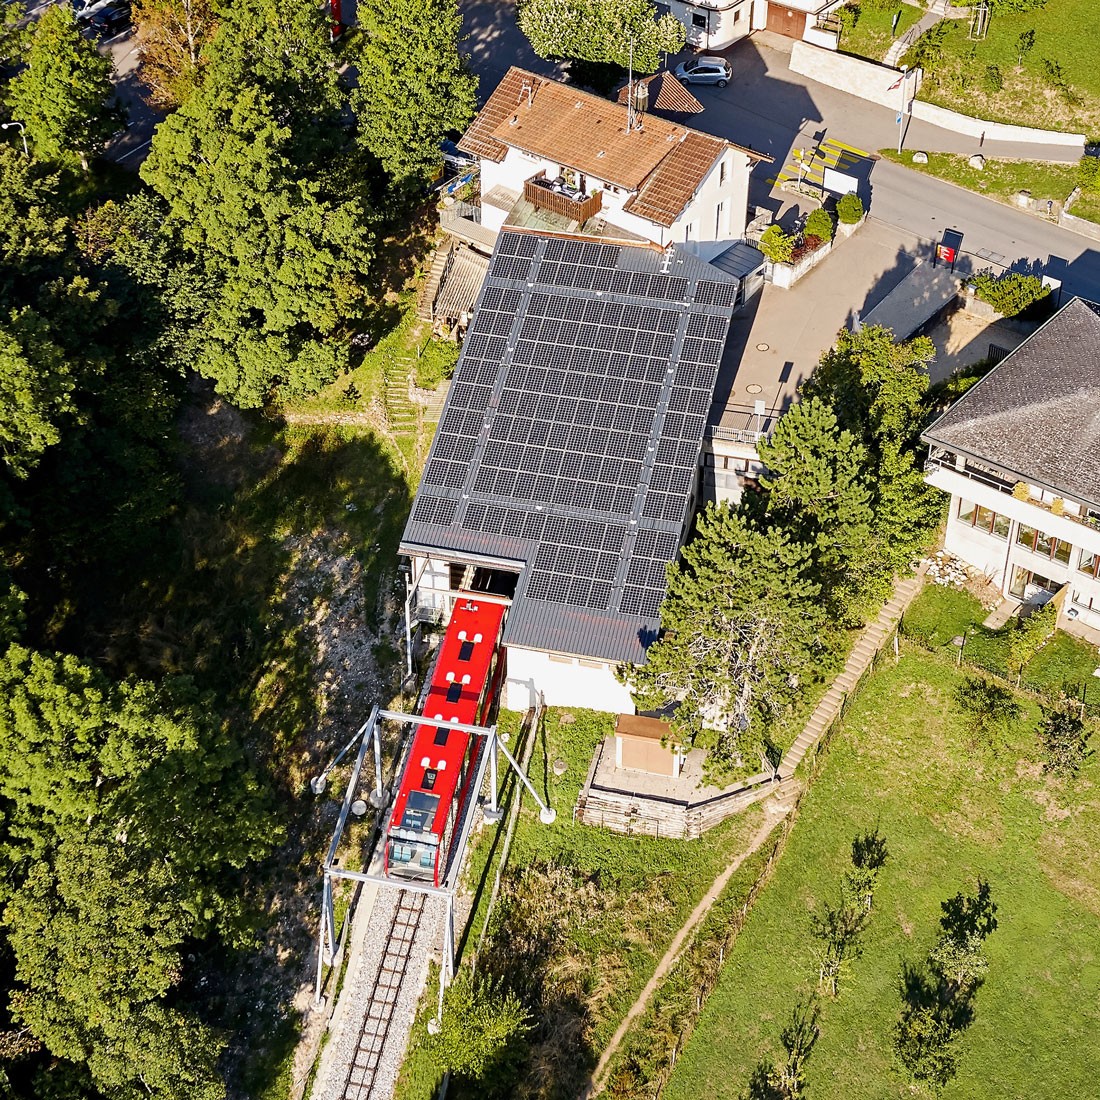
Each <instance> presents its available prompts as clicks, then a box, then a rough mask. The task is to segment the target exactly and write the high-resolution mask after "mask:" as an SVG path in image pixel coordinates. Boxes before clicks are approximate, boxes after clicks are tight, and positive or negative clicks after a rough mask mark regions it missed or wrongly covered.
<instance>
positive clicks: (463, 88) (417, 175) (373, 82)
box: [352, 0, 477, 188]
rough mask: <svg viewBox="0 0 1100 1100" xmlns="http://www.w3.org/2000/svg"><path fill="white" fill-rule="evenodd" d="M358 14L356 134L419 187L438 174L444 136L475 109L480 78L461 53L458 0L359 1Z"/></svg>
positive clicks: (399, 179)
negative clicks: (459, 46) (413, 59)
mask: <svg viewBox="0 0 1100 1100" xmlns="http://www.w3.org/2000/svg"><path fill="white" fill-rule="evenodd" d="M357 17H358V22H359V31H360V37H359V39H358V42H359V48H358V52H357V63H358V69H359V81H358V86H357V88H356V91H355V92H354V94H353V96H352V106H353V107H354V109H355V115H356V120H357V123H358V131H359V140H360V142H361V143H362V144H363V146H364V147H365V148H366V149H367V150H369V151H370V153H371V154H373V155H374V156H375V157H377V158H378V160H379V161H380V162H381V164H382V167H383V168H384V169H385V171H386V173H387V175H388V176H389V177H390V178H391V180H392V181H393V182H394V184H395V185H396V186H397V187H398V188H407V187H410V186H415V185H417V184H420V183H423V182H425V181H427V180H430V179H432V178H433V177H434V176H435V175H436V174H437V173H438V171H439V167H440V165H441V163H442V158H441V154H440V148H439V146H440V142H441V141H442V140H443V139H444V138H445V137H446V136H447V135H448V133H450V132H451V131H455V130H461V129H463V128H464V127H465V126H466V125H467V123H469V121H470V119H472V118H473V116H474V110H475V108H476V105H477V102H476V92H477V77H475V76H474V75H473V74H472V73H470V72H469V71H468V70H467V69H466V66H465V65H464V64H463V61H462V58H461V56H460V55H459V52H458V42H459V35H460V32H461V26H462V17H461V16H460V15H459V12H458V6H457V4H456V3H455V0H362V2H361V3H360V4H359V6H358V8H357ZM410 58H416V62H415V64H410V63H409V59H410Z"/></svg>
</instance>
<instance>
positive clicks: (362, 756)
mask: <svg viewBox="0 0 1100 1100" xmlns="http://www.w3.org/2000/svg"><path fill="white" fill-rule="evenodd" d="M541 712H542V707H541V706H537V707H536V710H535V719H534V729H535V730H537V729H538V722H539V718H540V716H541ZM383 721H391V722H397V723H399V724H400V725H403V726H431V727H434V728H436V729H440V728H441V729H448V730H459V731H461V732H463V733H468V734H471V735H473V736H476V737H480V738H483V739H484V742H485V752H484V754H483V756H482V762H481V765H480V767H479V768H478V771H477V776H476V779H475V783H474V784H473V785H472V786H471V788H470V789H471V791H472V792H473V793H474V797H476V792H478V791H480V790H481V785H482V782H483V780H484V776H485V767H486V764H488V767H489V806H488V809H486V810H485V811H484V814H485V818H486V820H488V821H490V822H494V823H495V822H497V821H499V820H500V817H501V814H500V807H499V804H498V784H499V776H498V771H499V764H498V760H497V754H498V752H499V753H500V754H502V755H503V756H504V759H505V761H506V762H507V764H508V766H509V767H511V768H512V770H513V771H514V772H515V773H516V776H517V777H518V778H519V780H520V782H522V783H523V785H524V786H525V787H526V788H527V790H528V791H529V792H530V794H531V797H532V798H533V799H534V800H535V802H536V803H537V804H538V807H539V820H540V821H542V823H543V824H544V825H550V824H553V822H554V821H555V819H556V818H557V814H556V813H555V811H554V810H553V809H552V808H551V807H550V806H549V805H548V804H547V803H546V802H544V801H543V800H542V799H541V798H540V797H539V793H538V791H536V790H535V787H534V785H533V784H532V782H531V780H530V779H529V778H528V777H527V775H526V773H525V772H524V771H523V769H522V768H521V767H520V765H519V763H518V761H517V760H516V758H515V757H514V756H513V755H512V753H511V752H510V751H509V750H508V748H507V747H506V746H505V745H504V743H503V742H502V741H501V738H500V736H499V734H498V732H497V727H496V725H492V726H475V725H469V724H466V723H463V722H448V721H444V720H443V719H441V718H426V717H424V716H423V715H419V714H405V713H403V712H402V711H395V710H384V709H382V708H380V707H378V706H375V707H373V708H372V710H371V712H370V716H369V717H368V718H367V720H366V721H365V722H364V723H363V725H362V726H360V727H359V730H358V732H357V733H356V734H355V736H354V737H353V738H352V739H351V740H350V741H349V742H348V743H347V744H346V745H345V746H344V748H343V749H341V750H340V752H339V753H338V754H337V756H336V757H335V758H334V759H333V761H332V762H331V763H330V764H329V765H328V767H326V768H325V770H324V771H323V772H322V773H321V775H320V776H319V777H318V779H316V780H314V781H313V783H312V784H311V786H313V789H314V791H315V792H316V793H320V792H321V791H323V790H324V785H325V784H324V780H325V778H326V777H327V776H328V774H329V772H331V771H332V769H333V768H334V767H336V765H337V764H338V763H339V762H340V760H342V759H343V758H344V756H346V755H347V753H348V752H350V751H351V749H352V748H353V747H354V746H355V744H356V742H358V743H359V749H358V751H357V752H356V754H355V760H354V763H353V764H352V769H351V776H350V778H349V779H348V785H347V789H346V790H345V792H344V800H343V802H342V804H341V806H340V813H339V816H338V817H337V819H336V827H335V829H334V830H333V834H332V840H331V842H330V843H329V847H328V851H327V853H326V855H325V861H324V864H323V868H322V873H323V881H322V887H321V920H320V929H319V931H318V941H317V979H316V986H315V989H314V1004H315V1005H320V1004H321V1002H322V989H323V986H324V972H325V967H326V966H331V965H332V964H333V963H334V962H335V961H336V957H337V952H338V946H337V932H336V918H335V907H334V904H333V883H334V881H335V880H337V879H347V880H350V881H353V882H360V883H365V884H373V885H375V886H378V887H382V888H389V889H394V890H405V891H409V892H411V893H419V894H436V895H439V896H442V897H443V898H445V899H446V903H447V913H446V919H445V920H444V926H443V966H442V969H441V974H440V983H439V1016H441V1015H442V1012H443V993H444V990H445V989H446V987H447V985H449V984H450V981H451V979H452V978H453V977H454V970H455V957H454V956H455V933H454V893H455V883H456V882H457V879H458V873H457V870H458V868H459V867H460V866H461V862H462V857H463V855H464V853H465V850H466V844H467V841H468V840H469V834H470V829H471V827H472V825H473V814H472V813H469V812H468V813H467V815H466V821H465V824H464V826H463V828H462V832H461V834H460V836H459V837H458V838H457V840H456V843H455V846H454V848H453V849H452V856H451V859H450V861H449V867H448V877H451V875H452V874H453V878H454V881H453V882H452V884H451V885H449V886H447V885H444V886H428V885H425V884H423V883H419V882H416V881H413V880H399V881H395V880H393V879H388V878H386V877H384V876H382V875H372V874H371V873H370V872H368V871H351V870H348V869H347V868H346V867H340V866H338V865H337V863H336V853H337V851H338V850H339V848H340V842H341V840H342V839H343V836H344V830H345V828H346V827H347V821H348V817H349V815H350V814H351V813H352V808H353V806H354V805H355V802H356V793H357V791H358V788H359V778H360V775H361V773H362V770H363V763H364V761H365V760H366V756H367V752H368V751H369V749H370V748H371V747H372V746H373V749H374V790H373V791H372V792H371V803H372V804H373V805H374V806H375V808H376V809H377V811H378V816H377V819H376V820H375V823H374V828H373V830H372V832H371V838H370V843H369V849H370V851H371V853H372V855H373V852H374V849H375V846H376V845H377V843H378V839H379V837H380V836H381V835H383V833H384V826H385V821H386V810H387V809H388V808H389V799H387V798H386V789H385V785H384V783H383V781H382V739H381V724H382V722H383ZM411 743H412V742H411V738H410V739H409V745H410V746H411ZM406 751H407V748H406V746H402V750H401V752H400V753H399V754H398V759H400V758H401V757H402V756H403V755H404V753H405V752H406ZM397 774H398V775H400V769H399V770H398V773H397ZM471 808H472V807H471ZM368 866H369V863H368ZM348 919H350V914H349V918H348ZM438 1018H439V1017H437V1020H438Z"/></svg>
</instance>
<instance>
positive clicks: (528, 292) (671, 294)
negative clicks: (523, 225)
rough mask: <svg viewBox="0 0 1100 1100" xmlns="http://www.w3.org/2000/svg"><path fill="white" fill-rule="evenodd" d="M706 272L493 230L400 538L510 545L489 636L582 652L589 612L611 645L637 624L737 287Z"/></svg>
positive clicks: (682, 497) (683, 485)
mask: <svg viewBox="0 0 1100 1100" xmlns="http://www.w3.org/2000/svg"><path fill="white" fill-rule="evenodd" d="M715 274H716V273H715V271H714V269H712V268H709V267H708V266H707V265H704V264H702V263H701V262H699V261H697V260H694V259H692V258H690V257H685V256H684V255H682V254H680V253H675V254H672V256H671V258H670V257H669V256H668V255H666V256H662V255H661V254H659V253H654V252H651V251H648V250H646V249H630V248H623V247H621V246H618V245H608V244H600V243H597V242H593V241H581V240H576V239H568V238H543V237H538V236H536V235H534V234H530V233H513V232H508V231H505V232H502V233H501V234H500V236H499V240H498V244H497V248H496V250H495V253H494V258H493V261H492V263H491V266H490V270H489V274H488V276H487V281H486V286H485V287H484V289H483V291H482V294H481V298H480V300H479V303H478V305H477V307H476V309H475V312H474V318H473V322H472V324H471V326H470V329H469V331H468V333H467V335H466V339H465V344H464V347H463V352H462V356H461V359H460V362H459V365H458V368H457V369H456V371H455V377H454V380H453V381H452V384H451V389H450V393H449V395H448V398H447V404H446V406H445V409H444V413H443V416H442V418H441V421H440V426H439V429H438V431H437V434H436V439H435V442H434V444H433V447H432V451H431V454H430V456H429V461H428V463H427V465H426V467H425V471H424V475H423V480H422V485H421V489H420V492H419V493H418V496H417V500H416V504H415V506H414V508H413V512H412V516H411V518H410V523H409V528H408V530H407V531H406V540H407V541H410V542H412V543H415V544H417V545H428V546H432V547H438V552H439V553H440V555H441V556H442V557H444V558H445V556H446V551H447V550H448V549H450V550H453V551H455V552H466V553H473V554H487V555H490V556H494V557H501V556H502V557H504V558H507V559H511V558H513V557H515V556H516V555H517V554H519V555H520V556H521V557H523V556H526V565H525V567H524V568H523V575H522V580H521V582H520V587H519V589H518V590H517V599H516V603H515V605H514V606H513V608H512V610H511V612H510V614H509V619H508V623H509V625H508V626H507V628H506V631H507V633H506V641H510V642H512V643H514V644H528V645H534V646H536V647H539V646H544V647H546V648H555V647H556V648H559V649H561V650H562V651H563V652H570V651H572V652H578V653H584V652H595V651H594V650H592V649H591V647H590V648H588V649H585V648H584V646H586V645H588V646H590V642H589V641H588V640H585V639H584V638H582V637H581V636H580V634H578V633H577V632H578V631H579V632H580V633H581V634H583V633H584V631H589V630H596V629H598V628H597V627H595V626H592V625H591V624H592V623H595V622H601V623H612V622H618V623H621V624H622V629H623V633H622V634H621V636H622V637H624V638H626V639H627V640H628V641H627V642H626V643H623V644H628V645H637V644H638V643H637V638H638V636H639V634H640V633H642V634H644V633H652V630H653V629H654V625H655V623H656V618H657V614H658V610H659V607H660V603H661V599H662V598H663V595H664V591H665V585H666V577H665V567H666V564H667V563H668V562H669V561H671V560H673V559H674V557H675V555H676V552H677V549H678V547H679V540H680V536H681V534H682V532H683V528H684V525H685V523H686V520H687V518H688V517H687V509H688V503H689V499H690V496H691V491H692V488H693V485H694V481H695V478H696V476H697V462H698V454H699V449H700V446H701V442H702V433H703V428H704V425H705V418H706V415H707V412H708V411H709V406H710V402H711V399H712V393H713V388H714V382H715V378H716V376H717V369H718V363H719V360H720V358H721V355H722V350H723V344H724V340H725V335H726V330H727V327H728V323H729V307H730V305H731V304H732V301H733V298H734V295H735V292H736V286H735V285H734V284H733V283H725V282H720V281H718V279H717V278H715V277H714V276H715ZM515 280H522V281H523V283H525V284H529V285H522V286H521V285H518V284H517V282H516V281H515ZM460 493H461V495H462V497H463V500H462V504H461V507H460V504H459V502H458V501H457V500H452V499H449V498H450V496H455V497H457V496H458V495H459V494H460ZM418 524H422V525H424V527H425V531H424V533H423V534H422V535H421V534H420V532H419V530H418V528H417V525H418ZM440 528H449V530H448V531H447V532H445V533H441V531H440ZM524 548H526V549H524ZM555 608H573V609H576V610H577V611H578V612H582V611H583V613H584V615H585V616H587V618H585V617H582V618H579V619H578V618H574V619H570V620H568V622H569V623H571V624H572V625H569V626H567V625H566V623H567V620H566V619H564V618H556V617H555V616H557V615H558V614H559V612H557V611H555V610H554V609H555ZM547 616H549V617H547ZM600 616H603V618H600ZM586 624H588V625H586ZM632 624H633V625H632ZM644 624H648V625H644ZM643 626H644V629H643ZM547 630H553V631H556V632H557V633H554V635H553V636H554V639H555V641H554V644H553V645H551V644H550V642H549V641H548V640H547V635H546V631H547ZM562 631H564V632H565V633H564V634H563V633H561V632H562ZM570 632H572V633H570ZM569 638H572V639H573V644H575V645H576V647H577V648H575V649H573V650H570V649H569V646H568V644H567V641H568V639H569ZM631 639H633V640H631ZM563 647H564V648H563ZM631 652H633V650H631ZM616 659H619V658H616Z"/></svg>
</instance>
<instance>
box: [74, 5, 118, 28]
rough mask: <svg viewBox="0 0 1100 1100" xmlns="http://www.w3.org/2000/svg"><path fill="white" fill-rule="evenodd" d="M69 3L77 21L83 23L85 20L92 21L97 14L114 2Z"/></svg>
mask: <svg viewBox="0 0 1100 1100" xmlns="http://www.w3.org/2000/svg"><path fill="white" fill-rule="evenodd" d="M69 2H70V4H71V5H72V9H73V12H74V13H75V14H76V17H77V19H78V20H80V22H82V23H83V22H84V20H85V19H90V18H91V17H92V16H93V15H95V13H96V12H98V11H101V10H102V9H103V8H105V7H107V6H108V4H111V3H112V2H113V0H69Z"/></svg>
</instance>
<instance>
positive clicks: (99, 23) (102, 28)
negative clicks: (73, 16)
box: [81, 0, 131, 38]
mask: <svg viewBox="0 0 1100 1100" xmlns="http://www.w3.org/2000/svg"><path fill="white" fill-rule="evenodd" d="M130 20H131V11H130V5H129V3H128V2H127V0H112V2H111V3H109V4H108V5H107V6H106V7H105V8H100V9H99V11H97V12H95V13H94V14H92V15H89V16H88V18H87V19H82V20H81V24H82V25H83V27H84V30H85V33H86V34H88V35H89V36H90V37H92V38H114V37H115V35H117V34H122V33H123V32H125V31H128V30H129V29H130Z"/></svg>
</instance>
